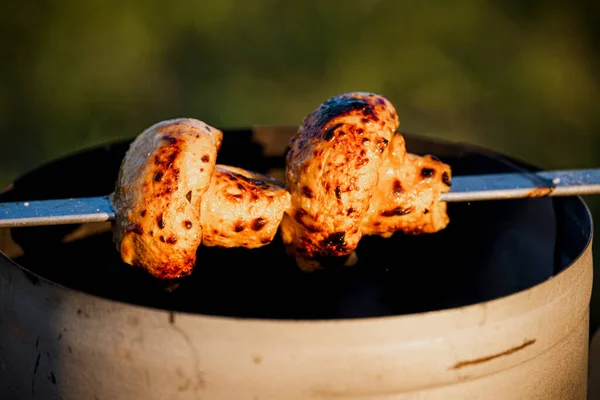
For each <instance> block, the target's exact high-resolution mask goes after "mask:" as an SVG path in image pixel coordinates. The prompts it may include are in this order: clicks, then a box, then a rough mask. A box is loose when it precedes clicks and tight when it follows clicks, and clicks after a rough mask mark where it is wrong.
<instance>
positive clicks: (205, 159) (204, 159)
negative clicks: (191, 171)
mask: <svg viewBox="0 0 600 400" xmlns="http://www.w3.org/2000/svg"><path fill="white" fill-rule="evenodd" d="M200 160H201V161H202V162H203V163H207V162H209V161H210V157H209V156H208V154H205V155H203V156H202V158H201V159H200Z"/></svg>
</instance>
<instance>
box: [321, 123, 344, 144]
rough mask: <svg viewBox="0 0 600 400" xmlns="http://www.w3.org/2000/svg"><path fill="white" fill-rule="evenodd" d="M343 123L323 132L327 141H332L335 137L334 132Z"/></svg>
mask: <svg viewBox="0 0 600 400" xmlns="http://www.w3.org/2000/svg"><path fill="white" fill-rule="evenodd" d="M342 125H343V124H341V123H340V124H336V125H334V126H332V127H331V128H329V129H327V130H326V131H325V133H324V134H323V139H325V140H326V141H328V142H329V141H331V139H333V134H334V133H335V130H336V129H337V128H339V127H340V126H342Z"/></svg>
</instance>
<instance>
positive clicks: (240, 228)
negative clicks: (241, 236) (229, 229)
mask: <svg viewBox="0 0 600 400" xmlns="http://www.w3.org/2000/svg"><path fill="white" fill-rule="evenodd" d="M233 230H234V231H236V232H241V231H243V230H244V224H243V223H242V222H238V223H236V224H235V226H234V228H233Z"/></svg>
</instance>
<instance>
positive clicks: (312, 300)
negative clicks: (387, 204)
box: [0, 130, 591, 319]
mask: <svg viewBox="0 0 600 400" xmlns="http://www.w3.org/2000/svg"><path fill="white" fill-rule="evenodd" d="M405 136H406V139H407V148H408V150H409V151H410V152H413V153H417V154H434V155H436V156H438V157H439V158H441V159H442V160H443V161H444V162H447V163H449V164H450V165H451V167H452V170H453V174H454V175H466V174H483V173H499V172H511V171H515V170H518V169H530V168H531V167H529V166H526V165H523V164H521V163H519V162H516V161H513V160H509V159H507V158H505V157H501V156H498V155H495V154H493V153H491V152H488V151H485V150H482V149H477V148H474V147H472V146H469V145H460V144H450V143H440V142H436V141H432V140H430V139H427V138H422V137H419V136H415V135H405ZM225 138H226V140H225V141H224V143H223V148H222V149H221V152H220V153H219V156H218V160H217V161H218V162H219V163H222V164H230V165H236V166H240V167H244V168H247V169H251V170H254V171H257V172H265V173H266V172H268V171H272V169H273V168H283V166H284V160H283V157H282V156H275V157H271V156H265V155H264V153H263V150H264V148H263V146H262V145H261V144H259V143H258V142H256V140H255V138H254V135H253V133H252V131H250V130H248V131H245V130H238V131H231V132H227V131H226V132H225ZM129 143H130V141H129V140H128V141H123V142H118V143H115V144H111V145H108V146H104V147H101V148H96V149H91V150H89V151H84V152H81V153H77V154H74V155H71V156H69V157H66V158H64V159H61V160H58V161H55V162H53V163H50V164H48V165H45V166H43V167H41V168H39V169H37V170H35V171H33V172H31V173H29V174H27V175H25V176H24V177H22V178H21V179H19V180H18V181H16V182H15V183H14V186H13V187H12V189H11V190H9V191H7V192H5V193H3V194H2V195H1V196H0V201H25V200H37V199H51V198H64V197H86V196H98V195H105V194H108V193H110V192H111V191H112V190H113V188H114V183H115V179H116V176H117V173H118V170H119V167H120V163H121V160H122V158H123V156H124V154H125V151H126V150H127V148H128V145H129ZM584 213H585V207H583V205H582V204H581V202H580V201H579V200H578V199H577V198H538V199H524V200H510V201H484V202H473V203H451V204H449V215H450V219H451V222H450V225H449V226H448V227H447V228H446V229H445V230H443V231H441V232H438V233H435V234H430V235H421V236H404V235H402V234H396V235H394V236H393V237H392V238H390V239H383V238H379V237H365V238H363V240H362V241H361V243H360V245H359V247H358V249H357V254H358V257H359V263H358V264H357V265H356V266H354V267H352V268H347V269H343V270H337V271H330V272H322V273H321V272H320V273H310V274H308V273H302V272H300V271H299V270H298V269H297V268H296V267H295V265H294V262H293V260H292V259H290V258H289V257H287V256H286V253H285V249H284V247H283V245H282V244H281V242H280V240H279V238H278V237H276V239H275V241H274V242H273V243H271V244H269V245H267V246H265V247H263V248H260V249H255V250H246V249H220V248H206V247H201V248H200V249H199V251H198V263H197V266H196V268H195V270H194V273H193V274H192V276H190V277H188V278H186V279H183V280H181V282H179V286H178V287H177V288H176V289H175V290H173V291H167V290H165V288H164V285H163V284H161V283H160V282H158V281H156V280H154V279H151V278H150V277H149V276H147V275H146V274H145V273H143V272H142V271H141V270H139V269H136V268H133V267H131V266H129V265H125V264H124V263H122V262H121V261H120V258H119V254H118V253H117V251H116V248H115V246H114V244H113V243H112V236H111V233H110V232H104V233H99V234H94V235H90V236H87V237H84V238H81V239H78V240H73V241H70V242H68V243H64V242H63V238H64V237H65V236H66V235H67V234H69V233H70V232H73V231H74V230H75V229H77V226H72V225H69V226H54V227H35V228H18V229H12V232H11V233H12V237H13V239H14V240H15V242H17V243H18V244H19V245H20V246H21V248H22V249H23V252H24V254H23V255H22V256H20V257H18V258H16V259H15V260H14V261H15V262H16V263H18V264H19V265H21V266H23V267H24V268H25V269H27V270H29V271H30V272H31V273H28V272H26V271H24V273H26V275H27V276H28V277H29V278H30V279H33V280H36V279H39V277H42V278H43V279H47V280H50V281H53V282H56V283H59V284H61V285H63V286H66V287H69V288H73V289H75V290H80V291H84V292H87V293H91V294H94V295H97V296H101V297H104V298H109V299H114V300H120V301H124V302H130V303H134V304H139V305H144V306H149V307H156V308H163V309H168V310H176V311H185V312H192V313H200V314H208V315H220V316H233V317H241V318H246V317H252V318H268V319H331V318H359V317H378V316H387V315H399V314H408V313H415V312H423V311H432V310H441V309H446V308H450V307H457V306H462V305H468V304H473V303H476V302H481V301H486V300H490V299H494V298H497V297H501V296H505V295H508V294H512V293H515V292H518V291H521V290H524V289H527V288H529V287H531V286H533V285H536V284H538V283H540V282H542V281H544V280H546V279H548V278H549V277H551V276H552V275H553V274H556V273H557V272H559V271H561V270H562V269H564V268H565V267H566V266H568V265H569V264H570V263H571V262H572V261H573V260H574V259H575V258H576V257H577V256H578V255H579V254H580V252H581V251H582V249H583V248H584V246H585V244H586V243H587V241H588V238H589V235H590V229H591V228H590V227H588V226H586V225H585V224H583V225H582V224H581V223H580V222H578V221H585V220H586V215H584Z"/></svg>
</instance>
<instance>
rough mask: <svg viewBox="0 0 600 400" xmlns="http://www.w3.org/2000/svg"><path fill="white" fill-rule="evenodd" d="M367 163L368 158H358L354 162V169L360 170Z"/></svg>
mask: <svg viewBox="0 0 600 400" xmlns="http://www.w3.org/2000/svg"><path fill="white" fill-rule="evenodd" d="M368 163H369V158H368V157H365V158H359V159H358V161H356V168H362V167H364V166H365V165H367V164H368Z"/></svg>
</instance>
